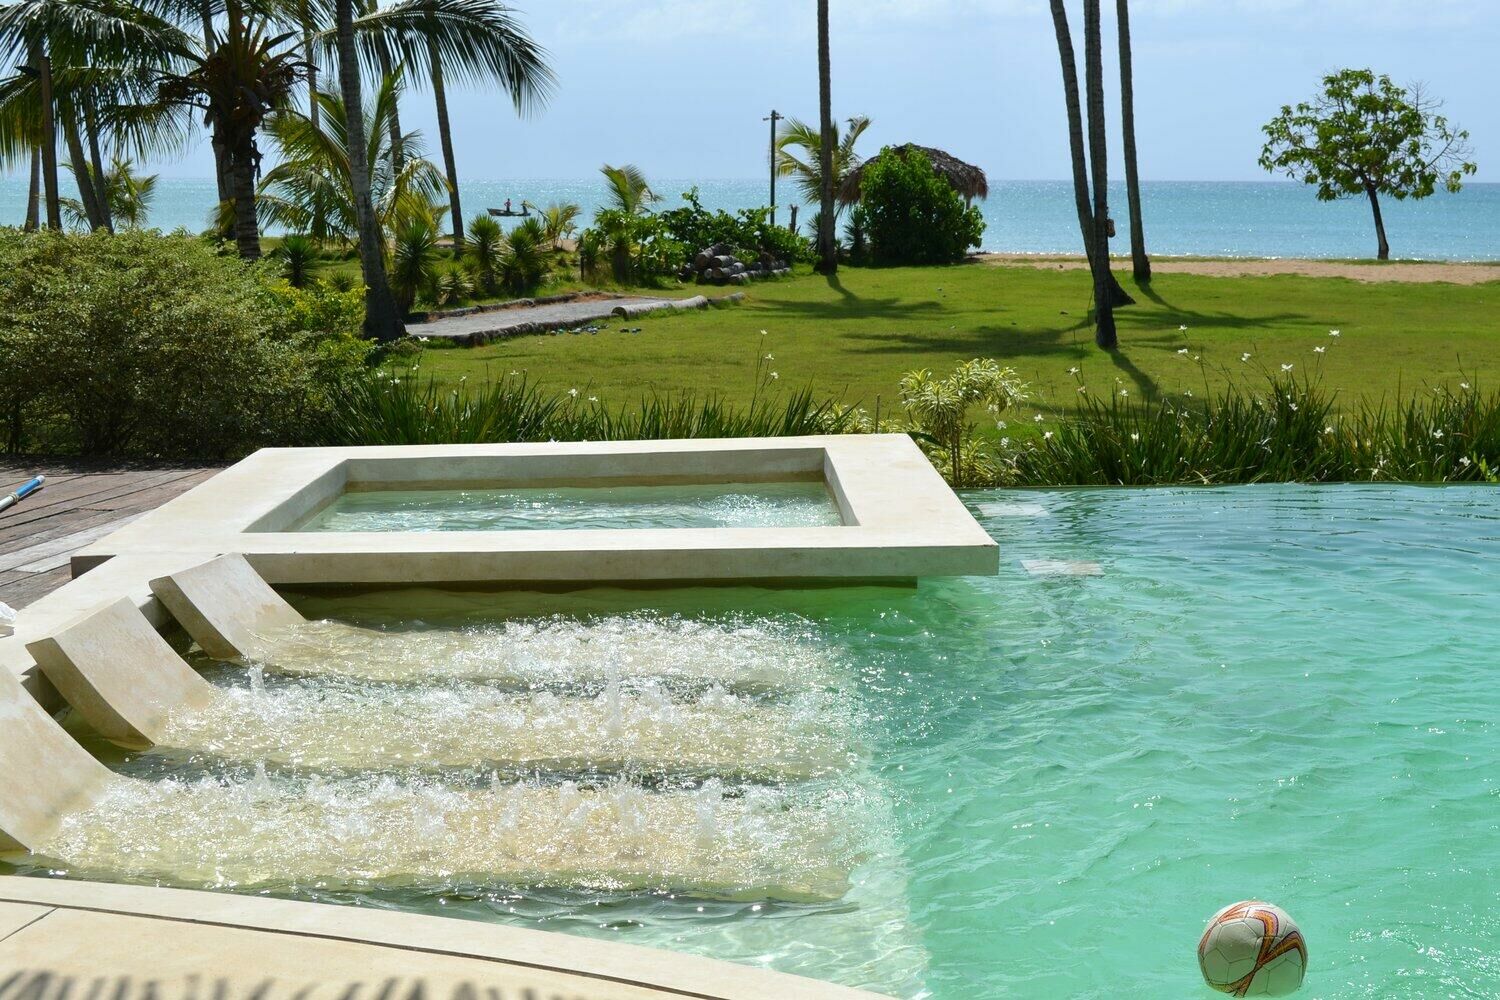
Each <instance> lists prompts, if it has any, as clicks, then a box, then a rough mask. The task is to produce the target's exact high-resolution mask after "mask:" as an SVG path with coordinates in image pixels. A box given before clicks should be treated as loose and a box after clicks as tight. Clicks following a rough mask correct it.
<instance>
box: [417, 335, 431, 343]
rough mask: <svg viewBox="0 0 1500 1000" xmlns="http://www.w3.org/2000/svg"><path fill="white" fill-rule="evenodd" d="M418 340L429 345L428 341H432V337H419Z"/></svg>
mask: <svg viewBox="0 0 1500 1000" xmlns="http://www.w3.org/2000/svg"><path fill="white" fill-rule="evenodd" d="M417 339H418V340H420V341H421V342H422V343H424V344H425V343H427V341H428V340H430V339H431V338H430V337H418V338H417Z"/></svg>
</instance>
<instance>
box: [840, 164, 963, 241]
mask: <svg viewBox="0 0 1500 1000" xmlns="http://www.w3.org/2000/svg"><path fill="white" fill-rule="evenodd" d="M860 192H861V195H860V201H859V205H858V207H857V208H856V210H855V211H856V212H857V216H856V218H855V219H854V220H851V223H852V224H854V225H857V227H858V228H859V229H860V230H861V231H862V232H863V234H864V237H865V239H866V240H867V241H868V242H869V247H870V251H869V252H870V256H871V259H872V260H873V261H874V262H875V263H877V264H954V263H957V262H958V261H961V260H963V259H964V257H965V256H966V255H967V254H968V252H969V250H970V248H972V247H977V246H979V241H980V239H981V238H982V237H983V236H984V216H983V215H981V214H980V211H979V209H977V208H972V207H966V206H965V205H964V200H963V198H961V197H959V194H958V192H957V191H955V190H953V185H951V184H949V183H948V182H947V180H945V179H944V178H943V177H941V176H939V175H938V174H937V172H936V171H934V170H933V169H932V163H931V161H930V160H928V159H927V157H926V156H925V155H924V154H922V153H920V152H917V151H915V150H911V151H909V152H907V153H905V154H904V155H903V154H901V153H898V152H896V151H895V150H893V149H886V150H884V151H883V152H882V153H881V154H880V155H879V156H878V157H876V158H875V159H874V160H872V161H870V162H869V163H867V164H866V165H865V172H864V179H863V181H862V182H861V185H860Z"/></svg>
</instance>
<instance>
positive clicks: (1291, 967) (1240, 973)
mask: <svg viewBox="0 0 1500 1000" xmlns="http://www.w3.org/2000/svg"><path fill="white" fill-rule="evenodd" d="M1198 968H1199V969H1201V970H1202V971H1203V979H1204V981H1205V982H1207V983H1208V985H1209V986H1211V987H1213V988H1214V989H1216V990H1218V991H1219V992H1220V993H1228V994H1229V995H1230V996H1235V997H1285V996H1291V995H1292V994H1293V993H1295V992H1297V990H1298V988H1300V987H1301V986H1302V976H1303V975H1304V974H1305V973H1306V972H1307V944H1306V943H1305V942H1304V941H1303V940H1302V932H1301V931H1300V930H1298V929H1297V922H1296V921H1295V920H1293V919H1292V918H1291V917H1289V916H1287V913H1286V911H1285V910H1283V909H1282V908H1281V907H1279V906H1272V905H1271V904H1270V903H1260V902H1255V901H1253V900H1251V901H1247V902H1243V903H1235V904H1234V905H1233V906H1226V907H1224V909H1222V910H1220V911H1219V912H1218V913H1215V914H1214V915H1213V919H1212V920H1210V921H1209V922H1208V927H1207V928H1205V929H1204V931H1203V937H1202V939H1200V940H1199V942H1198Z"/></svg>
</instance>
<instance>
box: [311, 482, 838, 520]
mask: <svg viewBox="0 0 1500 1000" xmlns="http://www.w3.org/2000/svg"><path fill="white" fill-rule="evenodd" d="M841 523H842V521H841V520H840V519H839V513H838V510H837V509H836V508H835V507H834V505H833V498H832V497H831V496H830V495H829V493H828V489H827V487H825V486H824V485H823V484H822V483H821V482H789V483H714V484H698V485H693V484H686V485H674V486H589V487H550V488H514V489H469V490H451V489H443V490H364V491H355V492H351V493H344V494H341V495H340V496H339V497H337V498H336V499H335V500H334V501H333V502H332V503H330V504H329V505H328V506H326V507H324V508H323V509H321V510H319V511H318V512H317V513H315V514H313V515H312V517H310V518H308V519H307V520H306V521H305V522H303V523H302V524H301V525H300V526H299V527H298V528H297V530H299V531H527V530H541V529H556V528H573V529H583V528H594V529H602V528H764V527H780V528H795V527H812V528H817V527H828V526H836V525H838V524H841Z"/></svg>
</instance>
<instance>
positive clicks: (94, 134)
mask: <svg viewBox="0 0 1500 1000" xmlns="http://www.w3.org/2000/svg"><path fill="white" fill-rule="evenodd" d="M83 108H84V110H83V120H84V127H85V128H87V129H88V134H89V165H90V166H91V167H92V173H93V178H94V201H95V204H96V206H97V207H98V209H99V221H100V222H101V223H102V224H103V225H104V228H105V229H108V230H110V231H111V232H113V231H114V228H115V220H114V210H113V208H112V207H111V206H110V203H109V186H108V184H107V182H106V180H105V178H106V174H105V172H104V152H103V150H101V149H100V148H99V116H98V114H97V113H96V112H95V110H94V99H93V98H92V97H90V98H88V99H87V101H86V103H85V104H84V106H83Z"/></svg>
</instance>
